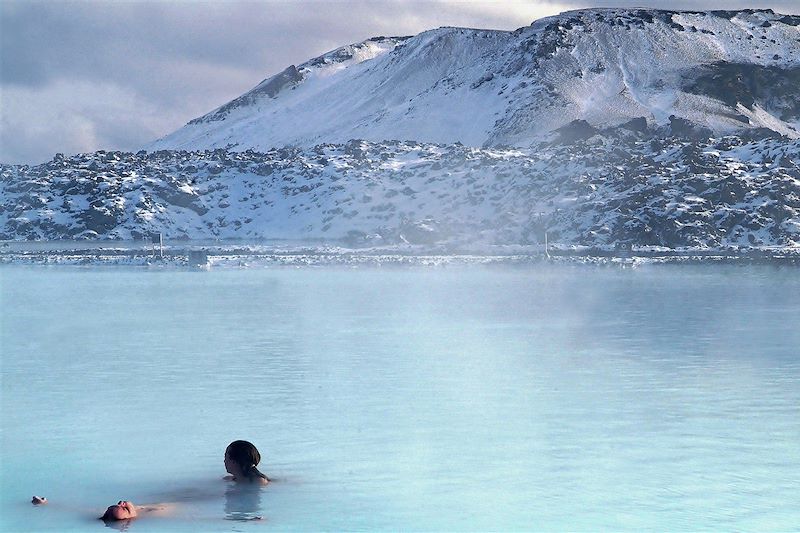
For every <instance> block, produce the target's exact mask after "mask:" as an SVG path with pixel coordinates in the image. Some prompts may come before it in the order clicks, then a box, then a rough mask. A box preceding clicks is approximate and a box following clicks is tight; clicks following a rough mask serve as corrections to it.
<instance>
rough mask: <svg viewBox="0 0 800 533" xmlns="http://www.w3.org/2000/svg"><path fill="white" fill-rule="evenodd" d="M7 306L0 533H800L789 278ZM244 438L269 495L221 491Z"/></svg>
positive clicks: (636, 274)
mask: <svg viewBox="0 0 800 533" xmlns="http://www.w3.org/2000/svg"><path fill="white" fill-rule="evenodd" d="M0 291H1V292H0V295H1V296H2V299H1V300H0V311H1V314H0V317H2V323H1V325H0V328H1V329H0V333H1V334H2V344H0V348H1V349H2V359H1V360H0V361H1V364H2V367H1V369H2V398H0V400H1V401H2V404H1V406H2V463H0V472H1V473H2V481H1V483H2V500H1V501H0V529H3V530H5V531H98V532H99V531H101V530H105V525H104V524H103V522H101V521H99V520H96V518H95V517H96V516H99V514H100V513H101V512H102V510H103V509H104V508H105V507H106V506H107V505H110V504H112V503H115V502H116V501H117V500H119V499H129V500H132V501H133V502H135V503H154V502H170V503H174V504H175V506H174V511H173V514H172V516H168V517H153V516H151V517H145V518H141V519H138V520H136V521H133V522H131V523H127V524H122V525H120V526H119V527H120V529H125V528H127V529H128V530H129V531H134V532H137V531H141V532H145V531H167V532H169V531H257V530H258V531H264V530H291V531H301V530H388V531H395V530H592V531H597V530H614V531H624V530H635V531H640V530H671V531H680V530H692V531H696V530H718V531H720V530H764V531H771V530H775V531H777V530H780V531H785V530H797V529H799V528H800V505H798V494H800V271H798V270H797V269H779V268H772V267H719V266H693V267H688V266H682V267H667V266H660V267H658V266H652V267H647V266H645V267H642V268H638V269H633V270H618V269H609V268H597V267H562V268H559V269H546V268H541V267H526V268H516V269H511V268H487V267H460V268H406V269H380V268H360V269H352V270H347V269H328V268H301V269H289V268H286V269H263V270H226V271H214V270H212V271H209V272H193V271H181V270H148V269H133V268H131V269H124V268H112V269H99V268H97V269H95V268H71V267H58V268H47V267H3V268H2V269H0ZM239 438H242V439H248V440H251V441H252V442H254V443H255V444H256V445H257V446H258V447H259V449H260V450H261V452H262V456H263V461H262V470H263V471H264V472H265V473H267V474H268V475H270V476H271V477H273V478H275V481H274V483H272V484H270V485H268V486H267V487H265V488H263V489H254V490H253V489H250V490H248V489H246V488H242V487H237V486H235V485H232V484H231V483H230V482H226V481H223V480H222V479H221V478H222V476H223V475H224V474H225V472H224V469H223V464H222V458H223V452H224V449H225V447H226V445H227V444H228V443H229V442H230V441H231V440H234V439H239ZM34 494H37V495H44V496H46V497H48V498H49V500H50V502H51V503H50V504H49V505H48V506H44V507H34V506H32V505H31V504H30V503H29V500H30V497H31V496H32V495H34ZM256 516H261V517H263V519H262V520H258V521H248V520H243V519H248V518H253V517H256Z"/></svg>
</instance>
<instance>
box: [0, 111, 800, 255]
mask: <svg viewBox="0 0 800 533" xmlns="http://www.w3.org/2000/svg"><path fill="white" fill-rule="evenodd" d="M634 126H635V125H634ZM799 164H800V141H798V140H791V139H786V138H782V137H776V136H771V135H766V136H763V137H758V136H753V137H751V138H749V139H748V138H745V137H742V136H726V137H718V138H713V139H705V140H697V139H694V140H693V139H688V138H685V137H676V136H671V137H666V138H665V137H662V136H660V135H654V134H652V133H650V134H648V133H647V132H641V131H635V128H634V130H631V129H626V128H616V129H611V130H607V131H602V132H597V133H592V134H591V135H589V136H588V137H585V138H572V139H571V140H570V142H553V143H547V144H541V145H538V146H536V147H534V148H527V149H519V148H513V147H504V148H475V147H466V146H462V145H459V144H450V145H440V144H431V143H418V142H400V141H391V142H382V143H375V142H368V141H363V140H354V141H350V142H348V143H344V144H321V145H318V146H316V147H313V148H308V149H300V148H282V149H274V150H270V151H267V152H263V153H262V152H255V151H244V152H235V151H226V150H213V151H156V152H144V151H142V152H139V153H136V154H134V153H121V152H96V153H92V154H79V155H75V156H72V157H64V156H62V155H58V156H57V157H56V158H54V159H53V160H52V161H50V162H48V163H45V164H42V165H37V166H11V165H3V166H2V167H0V201H1V202H2V203H1V204H0V238H3V239H76V238H77V239H82V238H103V239H138V238H142V237H145V236H147V235H148V234H149V233H152V232H161V233H163V234H164V235H165V237H167V238H170V239H249V240H253V239H275V238H278V239H316V240H322V241H329V242H340V243H347V244H348V245H351V246H366V245H386V244H389V245H390V244H393V243H420V244H435V243H451V244H465V243H485V244H532V243H540V242H542V241H543V239H544V235H545V233H547V235H548V238H549V240H550V242H555V243H560V244H564V245H585V246H601V247H615V246H629V245H636V246H663V247H669V248H678V247H694V248H701V249H702V248H706V249H707V248H715V247H726V246H729V247H730V246H732V247H739V246H743V247H758V246H779V247H797V246H800V166H799Z"/></svg>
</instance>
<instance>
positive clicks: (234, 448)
mask: <svg viewBox="0 0 800 533" xmlns="http://www.w3.org/2000/svg"><path fill="white" fill-rule="evenodd" d="M260 462H261V454H260V453H258V449H256V447H255V446H253V444H252V443H250V442H247V441H246V440H235V441H233V442H231V443H230V444H228V447H227V448H226V449H225V470H226V471H227V472H228V473H229V474H230V475H232V476H233V480H234V481H250V482H256V483H262V484H265V483H267V482H269V478H267V476H265V475H264V474H262V473H261V472H260V471H259V470H258V468H256V467H257V466H258V463H260Z"/></svg>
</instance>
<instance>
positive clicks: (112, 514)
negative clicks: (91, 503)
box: [102, 500, 136, 520]
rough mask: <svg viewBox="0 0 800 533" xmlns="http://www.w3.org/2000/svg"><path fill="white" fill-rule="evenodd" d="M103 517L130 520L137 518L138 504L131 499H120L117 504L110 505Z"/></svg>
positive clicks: (105, 518)
mask: <svg viewBox="0 0 800 533" xmlns="http://www.w3.org/2000/svg"><path fill="white" fill-rule="evenodd" d="M102 518H103V520H129V519H131V518H136V506H135V505H133V503H131V502H129V501H126V500H120V501H119V502H117V504H116V505H111V506H109V508H108V509H106V512H105V514H104V515H103V517H102Z"/></svg>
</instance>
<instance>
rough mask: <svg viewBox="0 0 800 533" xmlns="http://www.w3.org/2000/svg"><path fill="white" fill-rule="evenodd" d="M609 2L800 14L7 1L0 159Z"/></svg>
mask: <svg viewBox="0 0 800 533" xmlns="http://www.w3.org/2000/svg"><path fill="white" fill-rule="evenodd" d="M601 6H602V7H607V6H652V7H662V8H670V9H736V8H743V7H758V8H772V9H774V10H775V11H778V12H782V13H800V0H773V1H759V0H751V1H749V2H747V1H738V0H723V1H718V0H694V1H692V0H686V1H680V0H679V1H672V2H670V1H669V0H661V1H658V0H636V1H632V2H627V1H624V0H618V1H604V0H586V1H580V0H554V1H542V0H527V1H525V0H505V1H503V0H499V1H451V0H429V1H417V0H408V1H406V0H383V1H381V0H372V1H367V0H362V1H333V0H329V1H314V2H311V1H301V0H296V1H282V2H273V1H269V2H257V1H249V2H241V1H222V0H218V1H213V2H189V1H182V2H157V1H146V2H145V1H141V2H118V1H115V2H112V1H105V2H57V1H44V2H36V1H30V0H25V1H14V0H0V162H3V163H39V162H43V161H46V160H49V159H50V158H51V157H52V156H53V154H54V153H56V152H64V153H67V154H71V153H76V152H83V151H94V150H101V149H108V150H111V149H115V150H135V149H138V148H139V147H141V146H142V145H143V144H145V143H147V142H149V141H151V140H154V139H156V138H158V137H161V136H163V135H166V134H167V133H170V132H171V131H173V130H175V129H177V128H179V127H181V126H182V125H183V124H185V123H186V122H188V121H189V120H191V119H192V118H195V117H197V116H200V115H202V114H204V113H206V112H207V111H210V110H211V109H213V108H215V107H217V106H219V105H221V104H223V103H225V102H227V101H228V100H230V99H232V98H235V97H236V96H238V95H240V94H242V93H243V92H245V91H247V90H249V89H250V88H252V87H253V86H254V85H256V84H257V83H258V82H260V81H261V80H262V79H264V78H266V77H268V76H270V75H272V74H274V73H276V72H278V71H280V70H283V69H284V68H285V67H286V66H288V65H290V64H298V63H301V62H303V61H305V60H307V59H310V58H312V57H314V56H317V55H320V54H321V53H324V52H326V51H328V50H331V49H333V48H336V47H338V46H342V45H344V44H348V43H352V42H357V41H361V40H364V39H366V38H369V37H372V36H376V35H413V34H415V33H419V32H421V31H424V30H427V29H431V28H436V27H439V26H467V27H473V28H495V29H509V30H511V29H516V28H518V27H521V26H526V25H528V24H530V23H531V22H532V21H533V20H535V19H537V18H541V17H544V16H548V15H553V14H556V13H559V12H561V11H565V10H569V9H578V8H583V7H601Z"/></svg>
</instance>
